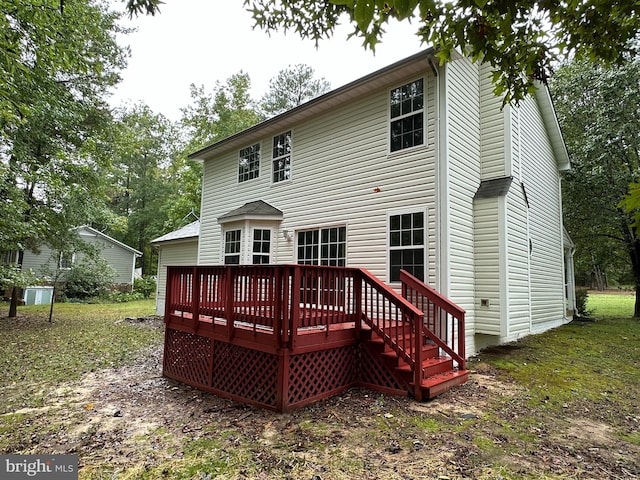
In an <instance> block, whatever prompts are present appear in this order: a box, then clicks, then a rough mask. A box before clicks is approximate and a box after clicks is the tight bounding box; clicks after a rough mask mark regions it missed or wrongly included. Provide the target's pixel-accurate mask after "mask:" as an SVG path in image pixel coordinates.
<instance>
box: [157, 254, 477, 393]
mask: <svg viewBox="0 0 640 480" xmlns="http://www.w3.org/2000/svg"><path fill="white" fill-rule="evenodd" d="M401 280H402V285H403V287H402V293H403V295H400V294H398V293H397V292H396V291H394V290H393V289H391V288H390V287H389V286H388V285H386V284H385V283H383V282H381V281H380V280H378V279H377V278H376V277H375V276H373V275H372V274H371V273H369V272H368V271H367V270H365V269H356V268H344V267H326V266H313V265H234V266H229V265H227V266H196V267H168V271H167V293H166V300H165V321H166V322H168V323H169V322H171V323H172V324H173V325H174V326H175V325H182V327H183V328H186V329H188V330H189V331H192V332H195V333H197V332H198V330H199V329H210V330H212V331H213V332H218V333H221V334H222V335H224V336H226V337H227V338H228V339H229V340H231V339H232V338H234V337H235V336H236V334H237V333H238V331H239V330H242V331H243V332H244V333H246V332H247V331H250V332H252V333H253V335H254V336H258V335H261V336H262V337H263V338H261V340H262V341H263V343H264V342H271V343H270V344H271V345H272V346H273V347H274V348H276V349H289V350H292V351H293V350H295V348H296V346H297V342H299V341H300V337H301V335H304V334H306V333H315V334H324V335H326V336H329V332H330V331H331V330H336V329H346V328H349V329H353V330H354V331H355V332H356V334H358V333H359V331H360V329H361V328H362V325H363V322H364V324H366V325H368V326H369V327H370V328H371V329H372V330H373V331H374V332H375V333H376V334H377V335H378V336H379V337H380V338H382V340H383V341H384V343H385V344H386V345H388V347H389V348H390V349H391V350H393V351H394V352H395V354H396V355H397V356H398V357H399V358H400V359H401V360H402V361H404V362H405V363H406V364H408V365H410V366H411V368H412V370H413V373H414V382H413V383H414V385H415V395H416V398H417V399H420V397H421V390H420V381H421V379H422V368H421V365H422V360H423V358H422V356H423V347H424V344H425V339H426V338H429V339H431V340H432V341H433V342H434V343H435V344H436V345H438V346H439V347H440V348H441V349H442V350H443V351H444V352H446V354H448V355H450V356H451V358H453V359H454V360H455V361H456V362H457V363H458V366H459V368H464V366H465V358H464V310H462V309H461V308H459V307H457V306H456V305H455V304H453V303H452V302H450V301H448V300H447V299H446V298H444V297H442V296H441V295H439V294H438V293H437V292H435V290H433V289H431V288H429V287H427V286H426V285H424V284H423V283H422V282H420V281H418V280H417V279H415V277H413V276H411V275H409V274H407V273H406V272H404V271H402V272H401ZM263 334H265V335H263Z"/></svg>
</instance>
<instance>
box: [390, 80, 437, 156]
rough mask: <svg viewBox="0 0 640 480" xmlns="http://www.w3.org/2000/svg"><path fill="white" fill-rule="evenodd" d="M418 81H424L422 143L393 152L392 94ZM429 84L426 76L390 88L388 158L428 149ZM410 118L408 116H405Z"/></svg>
mask: <svg viewBox="0 0 640 480" xmlns="http://www.w3.org/2000/svg"><path fill="white" fill-rule="evenodd" d="M417 80H422V143H421V144H420V145H414V146H413V147H408V148H401V149H400V150H395V151H391V121H392V119H391V92H392V91H393V90H396V89H397V88H402V87H403V86H405V85H408V84H409V83H411V82H415V81H417ZM427 86H428V82H427V77H426V76H424V75H423V76H419V77H415V78H413V79H411V80H408V81H406V82H402V83H401V84H399V85H395V86H394V87H392V88H389V90H388V91H387V97H386V98H387V139H386V142H387V156H388V157H393V156H397V155H402V154H404V153H407V152H413V151H415V150H419V149H424V148H426V147H427V140H428V136H427V131H428V128H427V120H428V118H427V105H428V90H427ZM405 116H408V115H405ZM395 118H401V117H395Z"/></svg>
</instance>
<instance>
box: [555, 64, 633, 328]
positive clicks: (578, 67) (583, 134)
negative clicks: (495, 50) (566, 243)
mask: <svg viewBox="0 0 640 480" xmlns="http://www.w3.org/2000/svg"><path fill="white" fill-rule="evenodd" d="M551 87H552V92H553V94H554V99H555V105H556V109H557V113H558V120H559V122H560V125H561V127H562V130H563V134H564V137H565V142H566V145H567V149H568V151H569V155H570V159H571V164H572V169H571V171H570V172H568V174H567V175H566V178H565V181H564V188H563V202H564V211H565V224H566V227H567V229H568V230H569V233H570V235H571V236H572V238H573V239H574V241H575V242H576V245H577V249H576V260H577V262H576V263H577V266H578V268H582V269H584V270H586V271H590V272H593V273H594V274H596V275H604V274H607V273H611V272H612V271H615V270H616V269H620V267H621V264H622V265H624V266H626V269H627V271H628V272H629V273H630V274H631V277H632V278H633V282H634V284H635V289H636V304H635V311H634V315H635V316H640V238H639V236H638V230H637V228H636V227H635V226H634V224H633V218H632V216H631V215H630V214H629V213H627V212H626V211H625V210H624V209H623V208H622V207H621V205H620V202H621V200H622V199H623V198H624V196H625V194H626V193H627V191H628V187H629V184H630V183H632V182H637V181H638V180H639V179H640V158H639V155H640V136H639V135H640V134H639V132H640V110H639V108H640V107H639V106H640V61H639V60H633V61H628V62H626V63H625V64H624V65H621V66H618V67H612V68H603V67H602V66H600V65H598V64H595V63H591V62H586V61H574V62H572V63H569V64H566V65H564V66H562V67H561V68H560V69H559V70H558V71H557V72H556V75H555V76H554V78H553V80H552V82H551Z"/></svg>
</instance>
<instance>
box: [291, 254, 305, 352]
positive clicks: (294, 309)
mask: <svg viewBox="0 0 640 480" xmlns="http://www.w3.org/2000/svg"><path fill="white" fill-rule="evenodd" d="M292 273H293V275H292V276H291V316H290V320H289V325H287V327H288V328H289V329H290V332H289V335H290V339H291V340H290V343H291V346H290V349H291V350H295V348H296V346H295V343H296V337H297V335H298V323H299V322H300V276H301V274H302V272H301V270H300V267H299V266H298V265H295V266H294V267H293V269H292Z"/></svg>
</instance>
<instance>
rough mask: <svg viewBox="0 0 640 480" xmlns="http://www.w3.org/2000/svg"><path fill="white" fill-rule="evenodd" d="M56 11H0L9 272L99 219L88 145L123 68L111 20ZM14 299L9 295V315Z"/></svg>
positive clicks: (75, 10)
mask: <svg viewBox="0 0 640 480" xmlns="http://www.w3.org/2000/svg"><path fill="white" fill-rule="evenodd" d="M60 5H61V3H58V2H52V1H47V0H44V1H42V2H36V3H35V4H34V3H33V2H20V1H19V2H2V3H0V6H1V8H2V11H3V13H4V16H0V18H1V20H0V23H2V22H6V23H7V24H6V25H3V34H4V36H3V40H2V41H0V50H3V53H7V52H8V53H7V55H8V56H3V57H2V60H1V61H0V63H2V62H4V63H3V66H2V67H0V68H2V69H3V74H6V77H4V78H3V81H4V82H6V83H4V84H3V85H4V87H5V88H4V89H2V91H3V92H4V93H2V94H0V110H1V112H2V117H1V121H2V125H1V129H0V135H2V137H3V148H2V150H1V151H0V155H2V160H3V163H4V166H3V175H2V181H3V185H2V186H1V187H0V195H1V197H2V198H0V200H1V201H3V203H8V202H11V205H12V206H11V208H12V209H13V214H14V215H15V216H14V217H12V220H7V221H6V222H7V223H10V225H8V227H9V228H8V230H5V232H4V235H5V236H6V237H8V238H6V240H7V243H6V244H5V245H3V248H5V249H6V248H12V249H17V250H18V251H19V259H18V263H19V264H21V263H22V256H23V253H24V250H25V249H32V250H37V249H38V248H39V246H40V245H42V244H45V243H47V244H51V243H52V242H54V241H55V240H56V239H57V238H59V236H60V235H65V234H67V232H68V231H69V228H70V227H72V226H76V225H77V224H78V223H80V222H82V223H86V222H88V221H90V219H91V217H92V216H99V215H101V214H102V213H103V210H102V209H101V208H100V207H101V204H100V202H99V201H96V199H95V197H96V196H97V195H98V193H99V192H100V189H101V187H102V186H103V185H104V182H103V179H104V175H103V170H102V169H103V167H104V165H103V163H102V160H103V159H104V157H101V156H100V155H99V154H98V150H99V146H98V145H97V144H96V143H95V142H94V141H93V139H94V135H95V134H96V132H98V131H100V130H101V129H102V128H104V126H105V125H106V124H108V122H109V118H110V117H109V111H108V108H107V106H106V104H105V103H104V102H103V100H102V97H103V96H104V92H105V91H106V90H107V89H108V87H109V86H111V85H113V84H115V82H116V81H117V80H118V71H119V70H120V69H121V68H122V67H123V66H124V64H125V55H126V51H125V50H123V49H122V48H120V47H119V46H118V44H117V42H116V41H115V34H116V32H118V31H120V28H119V27H118V24H117V21H118V18H119V17H118V15H117V14H115V13H111V12H109V11H108V10H107V8H106V7H105V6H104V5H103V4H100V3H97V2H87V1H83V2H69V3H67V4H64V5H65V7H64V8H63V9H61V8H60ZM5 27H6V28H5ZM4 49H7V50H6V52H5V51H4ZM58 55H59V57H56V56H58ZM54 57H55V58H54ZM18 194H19V195H18ZM102 205H104V204H102ZM17 295H18V290H17V289H15V288H14V292H13V295H12V301H11V306H10V311H9V316H15V315H16V311H17Z"/></svg>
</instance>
